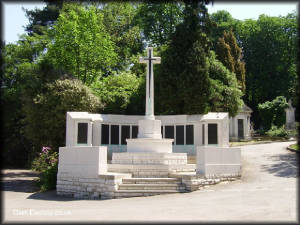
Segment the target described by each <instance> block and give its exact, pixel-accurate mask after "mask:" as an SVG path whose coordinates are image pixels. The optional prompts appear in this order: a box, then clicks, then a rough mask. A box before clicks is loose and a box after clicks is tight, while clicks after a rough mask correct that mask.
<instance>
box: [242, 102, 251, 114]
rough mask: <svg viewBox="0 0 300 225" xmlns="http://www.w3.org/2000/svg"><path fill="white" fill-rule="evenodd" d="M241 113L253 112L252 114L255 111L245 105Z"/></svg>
mask: <svg viewBox="0 0 300 225" xmlns="http://www.w3.org/2000/svg"><path fill="white" fill-rule="evenodd" d="M239 112H251V113H252V112H253V110H252V109H251V108H250V107H249V106H247V105H246V104H245V103H244V104H243V106H242V107H241V108H240V110H239Z"/></svg>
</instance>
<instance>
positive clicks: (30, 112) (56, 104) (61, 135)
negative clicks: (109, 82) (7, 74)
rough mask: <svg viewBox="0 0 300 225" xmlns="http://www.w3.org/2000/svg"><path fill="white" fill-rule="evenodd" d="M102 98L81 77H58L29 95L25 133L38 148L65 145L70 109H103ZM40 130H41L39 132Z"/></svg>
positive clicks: (88, 110) (26, 105)
mask: <svg viewBox="0 0 300 225" xmlns="http://www.w3.org/2000/svg"><path fill="white" fill-rule="evenodd" d="M102 108H103V105H102V104H101V103H100V101H99V99H98V98H97V97H96V96H94V95H93V94H92V92H91V91H90V90H89V89H88V88H87V87H86V86H85V85H83V84H82V82H81V81H79V80H69V79H63V80H56V81H54V82H50V83H47V84H46V85H45V86H44V92H42V93H39V94H37V95H36V96H35V97H34V98H33V99H27V101H26V102H25V104H24V107H23V110H24V112H25V116H26V117H25V119H24V122H25V135H26V137H27V138H28V139H29V140H30V141H31V142H32V143H33V146H34V150H33V152H32V154H35V151H36V149H40V148H41V147H42V146H51V147H53V148H54V149H58V147H59V146H64V141H65V126H66V112H67V111H87V112H99V111H100V110H101V109H102ZM37 131H38V132H37Z"/></svg>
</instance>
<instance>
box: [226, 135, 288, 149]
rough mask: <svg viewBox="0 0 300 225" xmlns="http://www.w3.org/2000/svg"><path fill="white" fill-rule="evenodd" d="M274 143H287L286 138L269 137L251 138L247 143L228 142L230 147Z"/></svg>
mask: <svg viewBox="0 0 300 225" xmlns="http://www.w3.org/2000/svg"><path fill="white" fill-rule="evenodd" d="M274 141H288V138H284V137H270V136H257V137H253V138H252V139H251V140H249V141H238V142H230V143H229V145H230V147H235V146H241V145H254V144H263V143H270V142H274Z"/></svg>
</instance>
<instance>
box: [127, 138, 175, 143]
mask: <svg viewBox="0 0 300 225" xmlns="http://www.w3.org/2000/svg"><path fill="white" fill-rule="evenodd" d="M126 141H127V143H128V142H143V143H153V142H155V143H172V142H173V141H174V139H171V138H132V139H126Z"/></svg>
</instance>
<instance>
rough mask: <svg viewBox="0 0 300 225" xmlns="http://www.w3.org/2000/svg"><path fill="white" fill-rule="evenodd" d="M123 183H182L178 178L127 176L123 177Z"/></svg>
mask: <svg viewBox="0 0 300 225" xmlns="http://www.w3.org/2000/svg"><path fill="white" fill-rule="evenodd" d="M122 183H123V184H180V183H181V180H180V179H178V178H167V177H166V178H126V179H122Z"/></svg>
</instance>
